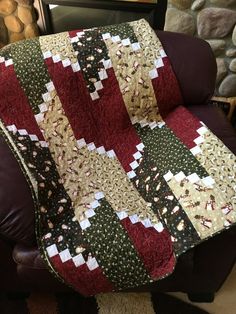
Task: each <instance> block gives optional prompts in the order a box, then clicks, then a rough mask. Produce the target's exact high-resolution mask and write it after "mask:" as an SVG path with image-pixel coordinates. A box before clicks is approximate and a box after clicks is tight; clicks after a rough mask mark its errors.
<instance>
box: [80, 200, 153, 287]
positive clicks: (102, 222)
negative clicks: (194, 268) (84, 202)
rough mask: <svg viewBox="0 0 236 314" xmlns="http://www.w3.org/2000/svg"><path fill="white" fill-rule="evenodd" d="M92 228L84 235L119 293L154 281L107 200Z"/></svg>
mask: <svg viewBox="0 0 236 314" xmlns="http://www.w3.org/2000/svg"><path fill="white" fill-rule="evenodd" d="M100 203H101V206H99V207H97V208H96V215H94V216H93V217H91V218H89V220H90V223H91V226H90V227H89V228H87V229H86V230H85V231H84V235H85V237H86V239H87V241H88V244H89V247H90V250H91V252H92V254H93V255H94V256H96V259H97V261H98V264H99V265H100V266H101V267H102V269H103V271H104V273H105V275H106V276H107V277H108V278H109V279H110V280H111V281H112V282H113V283H114V285H115V286H116V287H117V288H118V289H122V288H128V287H132V286H133V287H134V286H137V285H143V284H145V283H148V282H150V281H151V278H150V277H149V275H148V273H147V271H146V269H145V268H144V265H143V263H142V261H141V260H140V258H139V257H138V255H137V252H136V250H135V248H134V246H133V244H132V243H131V241H130V238H129V236H128V234H127V232H126V230H125V229H124V228H123V227H122V225H121V223H120V220H119V218H118V216H117V215H116V213H115V212H114V210H113V208H112V207H111V206H110V204H109V203H108V202H107V201H106V200H104V199H103V200H101V201H100Z"/></svg>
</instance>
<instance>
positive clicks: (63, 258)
mask: <svg viewBox="0 0 236 314" xmlns="http://www.w3.org/2000/svg"><path fill="white" fill-rule="evenodd" d="M59 255H60V258H61V261H62V263H65V262H67V261H69V260H70V259H72V256H71V255H70V251H69V250H68V249H65V250H64V251H62V252H60V253H59Z"/></svg>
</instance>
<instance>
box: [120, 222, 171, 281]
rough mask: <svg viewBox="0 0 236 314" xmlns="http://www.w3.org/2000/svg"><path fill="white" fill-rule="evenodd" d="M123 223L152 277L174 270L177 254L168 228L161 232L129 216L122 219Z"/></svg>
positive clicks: (159, 276)
mask: <svg viewBox="0 0 236 314" xmlns="http://www.w3.org/2000/svg"><path fill="white" fill-rule="evenodd" d="M121 224H122V225H123V227H124V228H125V229H126V231H127V232H128V235H129V237H130V239H131V241H132V242H133V245H134V247H135V249H136V250H137V252H138V254H139V256H140V259H141V260H142V261H143V263H144V266H145V267H146V269H147V271H148V273H149V275H150V276H151V278H152V279H158V278H161V277H162V276H165V275H166V274H168V273H171V272H172V271H173V268H174V265H175V256H174V253H173V247H172V243H171V239H170V235H169V233H168V231H167V230H166V229H164V230H163V231H162V232H160V233H159V232H157V231H156V229H155V228H153V227H150V228H146V227H144V225H143V224H142V223H141V222H137V223H135V224H133V223H132V222H131V221H130V219H129V218H128V217H127V218H125V219H122V220H121ZM153 261H155V263H153Z"/></svg>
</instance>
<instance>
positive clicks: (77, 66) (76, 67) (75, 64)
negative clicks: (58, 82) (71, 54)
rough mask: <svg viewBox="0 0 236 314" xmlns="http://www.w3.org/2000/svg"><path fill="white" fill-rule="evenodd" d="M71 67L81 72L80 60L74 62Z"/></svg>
mask: <svg viewBox="0 0 236 314" xmlns="http://www.w3.org/2000/svg"><path fill="white" fill-rule="evenodd" d="M71 67H72V70H73V72H79V70H80V65H79V63H78V62H76V63H72V64H71Z"/></svg>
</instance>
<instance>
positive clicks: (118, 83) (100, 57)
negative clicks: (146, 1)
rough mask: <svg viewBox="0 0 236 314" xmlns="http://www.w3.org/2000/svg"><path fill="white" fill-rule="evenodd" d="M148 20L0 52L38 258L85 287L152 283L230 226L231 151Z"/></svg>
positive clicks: (94, 290) (235, 211)
mask: <svg viewBox="0 0 236 314" xmlns="http://www.w3.org/2000/svg"><path fill="white" fill-rule="evenodd" d="M182 103H183V101H182V97H181V93H180V90H179V86H178V82H177V79H176V77H175V75H174V73H173V70H172V68H171V64H170V62H169V60H168V57H167V55H166V53H165V51H164V49H163V47H162V45H161V42H160V41H159V39H158V38H157V37H156V35H155V32H154V31H153V30H152V29H151V28H150V26H149V25H148V23H147V22H146V21H145V20H139V21H135V22H131V23H123V24H120V25H114V26H105V27H100V28H94V29H88V30H83V31H71V32H64V33H60V34H56V35H49V36H43V37H39V38H35V39H30V40H25V41H22V42H19V43H14V44H12V45H10V46H7V47H6V48H4V49H2V50H1V51H0V130H1V134H2V136H4V138H5V139H6V141H7V143H8V144H9V146H10V147H11V149H12V151H13V153H14V155H15V157H16V158H17V160H18V162H19V164H20V166H21V169H22V171H23V172H24V174H25V176H26V179H27V181H28V183H29V185H30V187H31V191H32V196H33V198H34V202H35V211H36V227H37V230H36V233H37V239H38V244H39V248H40V250H41V253H42V257H43V258H44V260H45V261H46V263H47V264H48V267H49V269H50V270H51V271H52V272H53V273H54V274H55V275H56V276H57V277H58V278H59V279H60V280H62V281H63V282H65V283H67V284H68V285H69V286H71V287H73V288H74V289H75V290H77V291H79V292H80V293H81V294H83V295H94V294H98V293H101V292H109V291H115V290H122V289H127V288H132V287H136V286H140V285H144V284H148V283H150V282H153V281H155V280H158V279H161V278H164V277H166V276H167V275H169V274H171V273H172V272H173V270H174V267H175V263H176V258H177V257H178V256H179V255H181V254H182V253H184V252H185V251H187V250H188V249H189V248H191V247H193V246H195V245H197V244H198V243H200V242H201V241H203V240H205V239H207V238H209V237H211V236H213V235H214V234H216V233H218V232H220V231H222V230H224V229H225V228H229V227H230V226H232V225H233V224H234V223H235V222H236V196H235V194H236V193H235V192H236V181H235V173H236V158H235V156H234V155H233V154H232V153H231V152H230V151H229V150H228V149H227V148H226V147H225V146H224V144H223V143H222V142H221V141H220V140H219V139H218V138H217V137H216V136H214V134H212V133H211V132H210V131H209V130H208V128H207V127H206V126H205V125H204V124H203V123H202V122H200V121H199V120H198V119H197V118H196V117H194V116H193V115H192V114H190V113H189V112H188V111H187V110H186V109H185V108H184V107H182V106H180V105H181V104H182Z"/></svg>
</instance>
